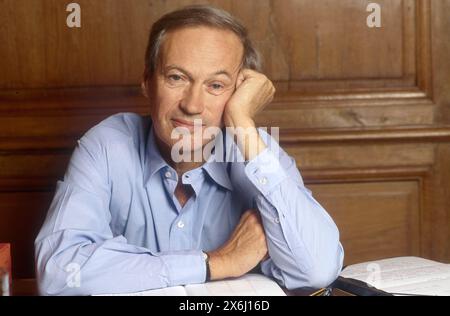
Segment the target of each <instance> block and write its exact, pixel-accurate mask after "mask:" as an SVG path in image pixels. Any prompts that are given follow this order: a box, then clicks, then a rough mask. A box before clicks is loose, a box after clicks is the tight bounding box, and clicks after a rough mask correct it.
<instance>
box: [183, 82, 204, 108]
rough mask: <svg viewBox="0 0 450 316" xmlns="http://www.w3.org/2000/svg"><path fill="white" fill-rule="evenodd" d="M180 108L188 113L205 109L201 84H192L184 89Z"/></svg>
mask: <svg viewBox="0 0 450 316" xmlns="http://www.w3.org/2000/svg"><path fill="white" fill-rule="evenodd" d="M180 108H181V109H182V110H183V111H184V112H185V113H186V114H188V115H196V114H201V113H202V112H203V110H204V109H205V106H204V95H203V91H202V87H201V85H196V84H192V85H190V86H189V88H187V89H186V91H185V93H184V96H183V100H181V102H180Z"/></svg>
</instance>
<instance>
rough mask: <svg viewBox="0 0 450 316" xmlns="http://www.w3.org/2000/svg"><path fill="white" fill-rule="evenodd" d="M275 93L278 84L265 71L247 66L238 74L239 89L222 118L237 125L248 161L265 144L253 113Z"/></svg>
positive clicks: (238, 140)
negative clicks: (260, 71) (275, 85)
mask: <svg viewBox="0 0 450 316" xmlns="http://www.w3.org/2000/svg"><path fill="white" fill-rule="evenodd" d="M274 94H275V87H274V86H273V84H272V82H271V81H270V80H269V79H268V78H267V77H266V76H265V75H263V74H261V73H259V72H256V71H253V70H250V69H244V70H242V71H241V72H240V73H239V75H238V80H237V83H236V91H235V92H234V94H233V95H232V96H231V98H230V100H228V103H227V105H226V106H225V109H224V112H223V122H224V124H225V126H226V127H232V128H234V129H235V130H234V132H235V133H236V135H235V136H236V140H237V144H238V146H239V149H240V150H241V153H242V154H243V155H244V158H245V160H247V161H249V160H252V159H253V158H254V157H256V156H257V155H258V154H259V153H261V152H262V151H263V150H264V149H265V148H266V145H265V144H264V142H263V140H262V139H261V137H260V136H259V134H258V131H257V130H256V125H255V121H254V117H255V116H256V114H258V113H259V112H260V111H262V110H263V109H264V108H265V107H266V105H267V104H269V103H270V102H271V101H272V100H273V96H274Z"/></svg>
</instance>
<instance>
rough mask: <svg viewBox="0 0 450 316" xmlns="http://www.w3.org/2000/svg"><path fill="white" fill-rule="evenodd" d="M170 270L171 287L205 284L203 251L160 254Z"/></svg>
mask: <svg viewBox="0 0 450 316" xmlns="http://www.w3.org/2000/svg"><path fill="white" fill-rule="evenodd" d="M160 254H162V255H161V257H160V258H161V260H162V261H163V263H164V265H165V266H166V268H167V270H168V275H169V286H177V285H185V284H194V283H204V282H205V278H206V263H205V259H204V257H203V253H202V251H201V250H188V251H177V252H176V253H175V254H174V253H173V252H171V253H170V254H164V253H160Z"/></svg>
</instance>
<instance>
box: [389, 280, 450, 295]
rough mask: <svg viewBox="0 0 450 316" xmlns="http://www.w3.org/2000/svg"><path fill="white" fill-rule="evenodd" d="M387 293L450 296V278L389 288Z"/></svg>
mask: <svg viewBox="0 0 450 316" xmlns="http://www.w3.org/2000/svg"><path fill="white" fill-rule="evenodd" d="M383 290H385V291H386V292H390V293H394V294H397V295H402V294H409V295H443V296H450V278H444V279H440V280H431V281H425V282H420V283H412V284H407V285H402V286H397V287H395V286H394V287H387V288H385V289H383Z"/></svg>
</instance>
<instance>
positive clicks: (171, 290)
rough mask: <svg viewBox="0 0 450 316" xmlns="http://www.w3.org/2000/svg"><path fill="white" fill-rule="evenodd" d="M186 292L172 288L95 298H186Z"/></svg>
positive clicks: (178, 287)
mask: <svg viewBox="0 0 450 316" xmlns="http://www.w3.org/2000/svg"><path fill="white" fill-rule="evenodd" d="M186 295H187V294H186V291H185V289H184V287H182V286H172V287H166V288H162V289H155V290H147V291H141V292H134V293H119V294H101V295H94V296H186Z"/></svg>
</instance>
